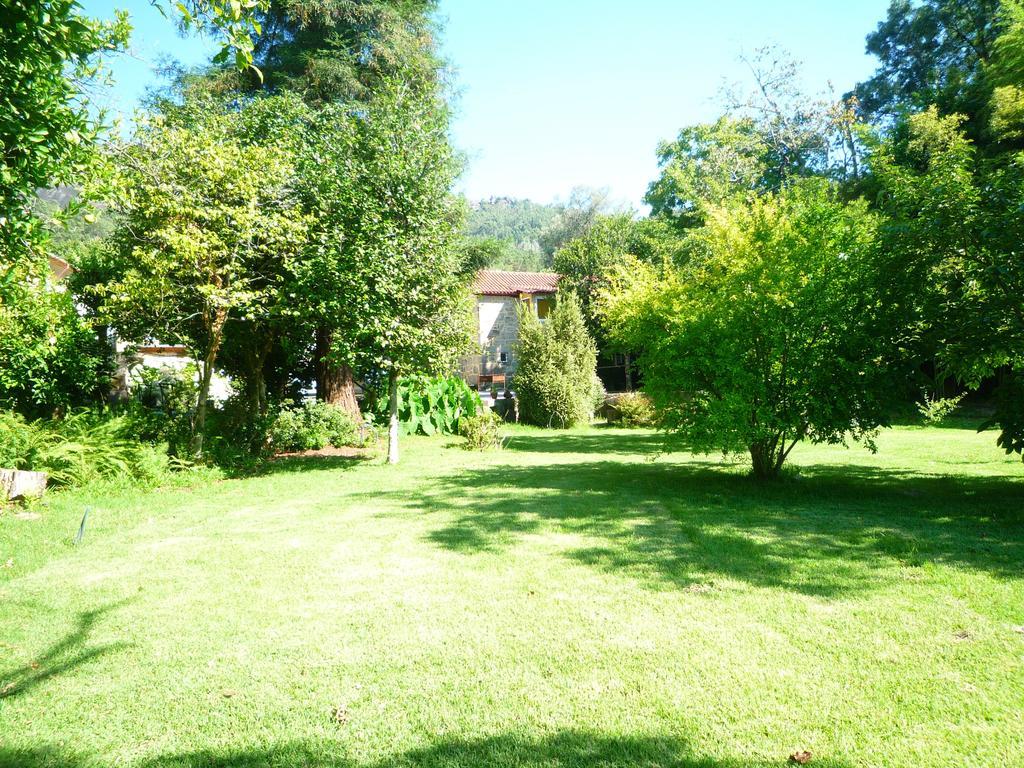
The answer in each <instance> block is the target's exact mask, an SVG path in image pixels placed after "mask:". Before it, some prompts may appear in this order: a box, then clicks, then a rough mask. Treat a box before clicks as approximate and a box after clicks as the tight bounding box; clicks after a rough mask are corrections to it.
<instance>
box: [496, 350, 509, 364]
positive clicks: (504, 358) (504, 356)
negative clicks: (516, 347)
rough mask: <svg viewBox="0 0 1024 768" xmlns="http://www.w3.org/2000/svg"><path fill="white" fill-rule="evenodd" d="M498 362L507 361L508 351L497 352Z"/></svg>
mask: <svg viewBox="0 0 1024 768" xmlns="http://www.w3.org/2000/svg"><path fill="white" fill-rule="evenodd" d="M498 362H499V363H507V362H508V352H499V353H498Z"/></svg>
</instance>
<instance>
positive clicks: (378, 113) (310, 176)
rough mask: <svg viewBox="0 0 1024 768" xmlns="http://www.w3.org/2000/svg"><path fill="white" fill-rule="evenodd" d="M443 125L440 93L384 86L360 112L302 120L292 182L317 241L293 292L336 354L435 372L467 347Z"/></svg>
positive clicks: (355, 361) (463, 281) (452, 162)
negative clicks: (302, 139)
mask: <svg viewBox="0 0 1024 768" xmlns="http://www.w3.org/2000/svg"><path fill="white" fill-rule="evenodd" d="M448 121H449V115H448V109H447V107H446V105H445V104H444V103H443V101H442V100H441V99H440V98H439V97H437V96H434V95H426V96H425V95H417V94H416V93H414V92H410V91H409V90H407V89H406V88H404V87H402V85H401V84H400V83H398V82H390V83H386V84H382V85H381V86H380V88H379V90H378V94H377V97H376V98H375V100H374V101H373V102H372V104H370V105H369V106H367V107H366V108H365V109H349V108H342V107H334V106H329V107H325V108H323V109H322V110H321V111H320V112H319V113H318V114H317V117H316V120H315V122H314V124H313V125H312V126H311V130H310V134H309V137H308V140H309V144H308V146H307V147H306V150H305V153H304V155H303V159H302V168H301V174H300V180H301V184H302V187H303V189H304V190H305V192H304V194H306V195H307V198H306V200H305V203H306V205H307V206H308V209H309V211H310V212H311V214H312V215H313V217H314V220H315V229H314V233H313V235H312V239H313V241H314V244H315V245H314V247H313V249H312V251H311V253H310V254H309V257H308V258H305V259H303V261H302V263H301V264H300V265H298V266H299V277H300V280H299V287H298V289H297V294H298V295H297V299H298V300H299V301H298V303H299V304H300V305H305V306H308V308H309V310H308V314H309V316H310V317H312V318H314V319H315V321H316V322H317V323H318V324H321V325H324V326H326V327H328V328H330V329H331V341H332V350H331V353H332V356H333V358H334V359H335V361H336V362H339V363H345V364H347V365H350V366H352V367H353V368H356V369H358V370H385V371H388V372H390V373H394V374H395V375H397V376H401V375H406V374H411V373H427V374H429V373H441V372H443V371H446V370H451V369H452V368H453V367H454V364H455V362H456V360H457V358H458V355H459V354H460V353H461V352H462V351H463V350H465V349H466V347H467V346H468V343H469V320H470V311H469V306H468V285H467V282H468V281H467V276H466V275H465V274H464V273H463V271H462V270H461V269H460V265H459V261H460V255H461V254H460V252H459V248H458V244H459V241H458V229H459V225H460V222H459V216H460V213H461V207H460V206H459V205H457V203H456V201H455V200H454V198H452V196H451V195H450V189H451V186H452V183H453V181H454V179H455V174H456V171H457V168H458V164H457V162H456V158H455V156H454V153H453V152H452V148H451V145H450V144H449V141H448Z"/></svg>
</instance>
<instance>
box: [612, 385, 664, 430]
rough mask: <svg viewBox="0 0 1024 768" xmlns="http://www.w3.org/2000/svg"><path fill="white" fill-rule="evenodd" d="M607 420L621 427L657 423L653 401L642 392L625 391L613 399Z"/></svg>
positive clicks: (649, 425)
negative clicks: (613, 402)
mask: <svg viewBox="0 0 1024 768" xmlns="http://www.w3.org/2000/svg"><path fill="white" fill-rule="evenodd" d="M608 422H609V423H615V424H620V425H621V426H623V427H653V426H655V425H656V424H657V414H656V413H655V410H654V403H652V402H651V398H649V397H648V396H647V395H645V394H644V393H643V392H626V393H625V394H623V395H619V397H618V398H617V399H616V400H615V404H614V405H612V407H611V412H610V413H609V415H608Z"/></svg>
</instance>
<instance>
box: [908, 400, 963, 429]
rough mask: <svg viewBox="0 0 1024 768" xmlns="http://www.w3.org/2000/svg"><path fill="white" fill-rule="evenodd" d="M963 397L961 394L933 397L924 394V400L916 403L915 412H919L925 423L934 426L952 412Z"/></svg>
mask: <svg viewBox="0 0 1024 768" xmlns="http://www.w3.org/2000/svg"><path fill="white" fill-rule="evenodd" d="M963 399H964V396H963V395H959V396H958V397H935V398H933V397H930V396H928V395H925V397H924V400H923V401H922V402H920V403H918V404H917V412H918V413H920V414H921V419H922V420H923V421H924V423H925V424H927V425H928V426H934V425H936V424H939V423H941V422H942V420H943V419H945V418H946V417H947V416H949V415H950V414H951V413H953V411H955V410H956V409H957V406H959V405H960V401H961V400H963Z"/></svg>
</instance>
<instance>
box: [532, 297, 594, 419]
mask: <svg viewBox="0 0 1024 768" xmlns="http://www.w3.org/2000/svg"><path fill="white" fill-rule="evenodd" d="M517 357H518V359H519V367H518V368H517V369H516V374H515V377H514V379H513V382H512V388H513V389H514V390H515V393H516V397H517V398H518V400H519V415H520V418H521V419H522V420H523V421H525V422H526V423H528V424H536V425H538V426H552V427H572V426H575V425H577V424H583V423H586V422H587V421H589V419H590V417H591V414H592V413H593V410H594V400H595V393H596V389H595V387H594V380H595V378H596V376H595V367H596V365H597V351H596V348H595V346H594V341H593V339H592V338H591V337H590V335H589V334H588V333H587V328H586V324H585V323H584V321H583V313H582V311H581V310H580V305H579V302H578V301H577V299H576V297H575V296H574V295H573V294H571V293H569V294H565V295H564V296H561V297H560V298H559V301H558V304H557V305H556V306H555V309H554V310H552V312H551V314H550V315H549V316H548V318H547V321H546V322H543V323H542V322H541V321H540V320H538V319H537V318H536V317H535V316H534V315H533V313H532V312H530V311H529V309H527V308H520V311H519V343H518V347H517Z"/></svg>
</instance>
